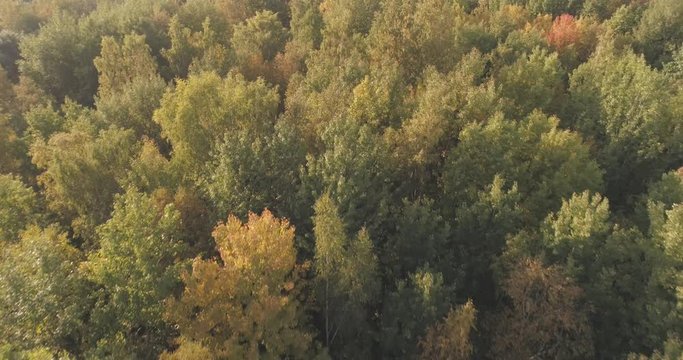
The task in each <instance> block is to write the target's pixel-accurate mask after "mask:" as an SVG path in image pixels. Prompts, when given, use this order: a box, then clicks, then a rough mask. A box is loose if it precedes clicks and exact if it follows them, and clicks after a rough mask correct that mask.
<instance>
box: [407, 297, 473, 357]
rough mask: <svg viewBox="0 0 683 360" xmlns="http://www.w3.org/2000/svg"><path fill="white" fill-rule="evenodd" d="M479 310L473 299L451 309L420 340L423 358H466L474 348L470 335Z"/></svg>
mask: <svg viewBox="0 0 683 360" xmlns="http://www.w3.org/2000/svg"><path fill="white" fill-rule="evenodd" d="M476 319H477V310H476V309H475V308H474V304H473V303H472V300H469V301H467V303H465V304H463V305H461V306H459V307H458V308H457V309H451V311H449V312H448V315H447V316H446V317H445V318H444V319H443V321H440V322H438V323H436V324H434V325H432V326H431V327H429V329H427V335H426V336H425V337H424V338H423V339H422V340H421V341H420V346H421V347H422V354H421V356H420V357H421V358H422V359H439V360H440V359H444V360H445V359H448V360H461V359H462V360H466V359H469V358H470V356H472V351H473V350H474V348H473V346H472V342H471V341H470V335H471V333H472V330H474V326H475V322H476Z"/></svg>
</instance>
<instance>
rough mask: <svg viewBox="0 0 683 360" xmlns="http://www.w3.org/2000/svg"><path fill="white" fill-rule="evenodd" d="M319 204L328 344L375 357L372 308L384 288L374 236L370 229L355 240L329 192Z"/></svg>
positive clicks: (319, 270)
mask: <svg viewBox="0 0 683 360" xmlns="http://www.w3.org/2000/svg"><path fill="white" fill-rule="evenodd" d="M314 208H315V216H314V217H313V224H314V227H313V232H314V234H315V262H314V267H315V271H316V286H317V294H318V296H317V301H318V302H319V306H320V308H321V309H320V313H321V314H320V315H321V317H322V322H323V325H322V328H323V330H322V336H323V339H324V345H325V346H326V347H328V348H329V351H330V353H331V355H332V356H338V357H350V358H357V357H363V356H369V354H370V352H369V351H370V347H371V343H369V342H368V340H369V338H370V337H371V336H372V332H371V327H370V324H369V321H368V320H369V319H368V317H369V314H370V311H369V310H370V306H371V305H372V304H373V303H374V302H375V301H376V296H377V294H378V292H379V281H378V280H379V279H378V273H377V271H378V269H377V266H378V264H377V257H376V256H375V254H374V250H373V245H372V241H371V240H370V238H369V236H368V233H367V231H365V230H364V229H362V230H361V231H360V232H359V233H358V235H357V237H356V238H355V239H349V237H348V236H347V235H346V231H345V229H344V224H343V223H342V220H341V218H340V217H339V214H338V212H337V207H336V204H334V202H333V200H332V198H330V196H329V194H327V193H326V194H323V196H321V197H320V199H318V201H316V203H315V207H314Z"/></svg>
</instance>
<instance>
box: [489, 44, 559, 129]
mask: <svg viewBox="0 0 683 360" xmlns="http://www.w3.org/2000/svg"><path fill="white" fill-rule="evenodd" d="M565 76H566V74H565V71H564V69H563V68H562V65H561V64H560V61H559V59H558V57H557V53H552V54H548V52H547V51H546V50H543V49H541V48H538V47H537V48H534V50H533V51H532V52H531V54H529V56H528V57H527V56H523V57H521V58H519V59H518V60H517V61H516V62H515V63H513V64H512V65H509V66H505V67H503V68H502V69H500V71H499V73H498V76H497V77H496V80H498V86H499V89H500V90H499V91H500V95H501V96H502V97H504V98H505V100H507V101H509V103H507V104H506V105H507V106H506V113H507V114H508V115H509V116H510V117H512V118H521V117H524V116H527V115H528V114H530V113H531V112H532V111H533V110H534V109H540V110H541V111H543V112H545V113H547V114H559V113H560V111H561V110H562V108H561V106H562V104H563V103H564V98H563V94H564V77H565Z"/></svg>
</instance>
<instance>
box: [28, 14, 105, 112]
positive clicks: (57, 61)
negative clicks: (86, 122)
mask: <svg viewBox="0 0 683 360" xmlns="http://www.w3.org/2000/svg"><path fill="white" fill-rule="evenodd" d="M98 45H99V37H98V32H97V31H96V30H95V29H93V28H91V27H90V26H89V25H88V23H87V22H79V21H78V20H77V19H75V18H73V17H70V16H68V15H57V16H54V17H51V18H50V20H49V21H48V22H47V23H46V24H45V26H43V27H41V28H40V30H39V31H38V32H37V33H36V34H35V35H31V36H27V37H25V38H24V39H23V40H22V41H21V44H20V48H21V55H22V60H20V62H19V69H20V71H21V73H22V74H24V75H26V76H28V77H29V78H31V79H32V80H33V81H35V82H36V84H38V86H40V88H41V89H43V90H45V91H46V92H47V93H49V94H52V95H53V96H55V98H56V99H57V101H58V102H60V103H61V102H63V101H64V99H65V98H66V97H69V98H71V99H73V100H76V101H78V102H79V103H81V104H92V102H93V95H94V94H95V91H96V89H97V72H96V69H95V66H94V65H93V59H94V58H95V57H96V56H97V50H98Z"/></svg>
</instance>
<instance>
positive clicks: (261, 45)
mask: <svg viewBox="0 0 683 360" xmlns="http://www.w3.org/2000/svg"><path fill="white" fill-rule="evenodd" d="M288 37H289V33H288V31H287V29H285V27H284V26H283V25H282V23H280V21H279V20H278V17H277V14H275V13H273V12H270V11H262V12H257V13H256V14H255V15H254V16H253V17H251V18H249V19H247V20H246V21H245V22H244V23H240V24H237V25H235V28H234V34H233V36H232V46H233V49H234V50H235V55H236V58H237V63H238V64H239V66H240V69H241V71H242V73H244V74H245V75H246V76H247V77H248V78H250V79H255V78H257V77H258V76H259V75H268V73H267V72H268V69H266V68H267V67H268V66H269V63H270V62H272V61H273V60H274V59H275V56H276V55H278V54H279V53H281V52H282V51H284V49H285V43H286V42H287V40H288ZM266 78H268V76H267V77H266Z"/></svg>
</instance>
